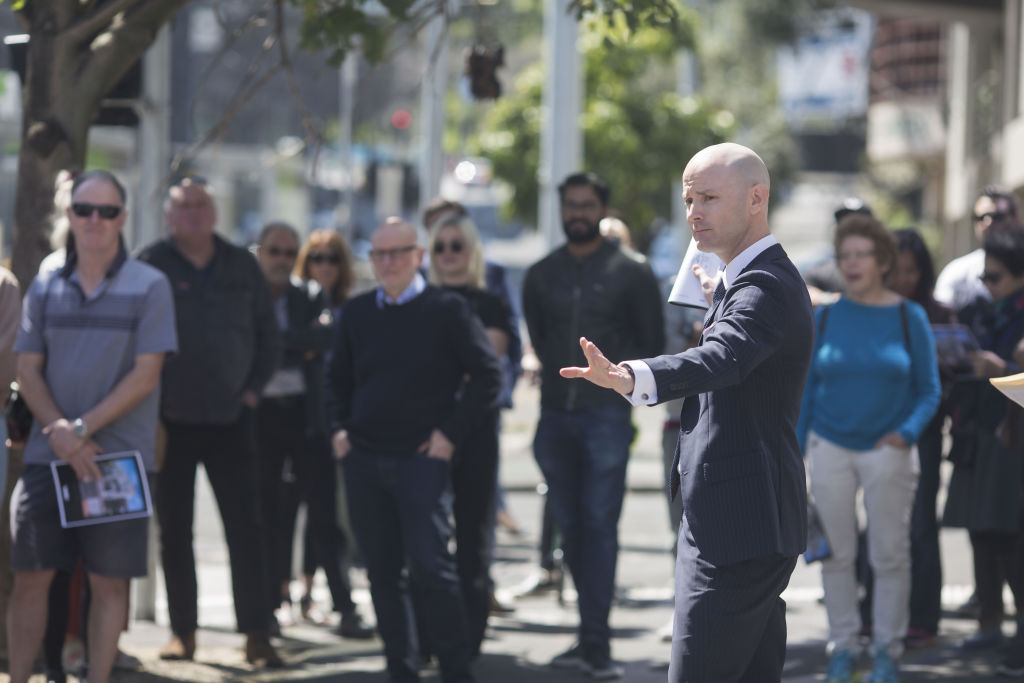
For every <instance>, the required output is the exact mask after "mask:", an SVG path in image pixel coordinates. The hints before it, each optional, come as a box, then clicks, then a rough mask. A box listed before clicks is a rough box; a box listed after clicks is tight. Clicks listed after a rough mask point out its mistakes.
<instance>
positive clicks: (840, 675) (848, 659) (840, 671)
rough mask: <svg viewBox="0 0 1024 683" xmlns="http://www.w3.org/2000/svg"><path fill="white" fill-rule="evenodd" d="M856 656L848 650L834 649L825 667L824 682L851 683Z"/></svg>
mask: <svg viewBox="0 0 1024 683" xmlns="http://www.w3.org/2000/svg"><path fill="white" fill-rule="evenodd" d="M855 662H856V658H855V657H854V656H853V653H852V652H850V651H849V650H836V651H835V652H833V653H832V657H831V658H830V659H829V660H828V666H827V667H826V668H825V683H851V682H852V681H853V665H854V663H855Z"/></svg>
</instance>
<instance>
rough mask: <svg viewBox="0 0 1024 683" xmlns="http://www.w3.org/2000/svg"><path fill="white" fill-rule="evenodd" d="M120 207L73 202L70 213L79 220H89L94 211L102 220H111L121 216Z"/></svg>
mask: <svg viewBox="0 0 1024 683" xmlns="http://www.w3.org/2000/svg"><path fill="white" fill-rule="evenodd" d="M121 208H122V207H120V206H115V205H114V204H89V203H87V202H75V203H74V204H72V205H71V211H72V213H74V214H75V215H76V216H78V217H79V218H89V217H90V216H92V212H93V211H95V212H96V213H98V214H99V215H100V218H102V219H103V220H107V221H109V220H112V219H114V218H117V217H118V216H120V215H121Z"/></svg>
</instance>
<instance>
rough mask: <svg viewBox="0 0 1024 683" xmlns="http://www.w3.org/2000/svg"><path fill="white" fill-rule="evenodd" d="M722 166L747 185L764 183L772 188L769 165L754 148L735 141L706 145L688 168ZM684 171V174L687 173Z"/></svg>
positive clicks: (687, 165) (691, 160) (695, 155)
mask: <svg viewBox="0 0 1024 683" xmlns="http://www.w3.org/2000/svg"><path fill="white" fill-rule="evenodd" d="M715 166H717V167H721V168H724V169H726V170H727V171H728V172H729V174H730V175H731V176H733V177H735V178H736V179H737V180H739V181H742V183H743V185H745V186H746V187H753V186H754V185H764V186H765V187H767V188H769V189H771V178H770V177H769V175H768V167H767V166H765V164H764V161H762V160H761V157H759V156H758V155H757V153H756V152H754V150H752V149H750V148H749V147H744V146H743V145H739V144H737V143H735V142H723V143H721V144H719V145H711V146H710V147H705V148H704V149H702V150H701V151H699V152H697V153H696V154H694V155H693V158H692V159H690V163H688V164H686V169H687V170H690V168H691V167H693V168H694V169H698V168H700V169H706V168H710V167H715ZM685 173H686V172H685V171H684V175H685Z"/></svg>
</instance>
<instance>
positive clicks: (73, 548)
mask: <svg viewBox="0 0 1024 683" xmlns="http://www.w3.org/2000/svg"><path fill="white" fill-rule="evenodd" d="M148 536H149V520H148V519H145V518H143V519H128V520H124V521H121V522H110V523H107V524H94V525H91V526H80V527H74V528H72V529H65V528H63V527H61V525H60V510H59V508H58V507H57V491H56V489H55V487H54V485H53V475H52V474H51V471H50V468H49V466H47V465H26V466H25V471H24V473H23V474H22V475H21V478H20V479H19V480H18V483H17V485H15V487H14V493H13V494H12V495H11V569H13V570H14V571H16V572H19V571H38V570H44V569H63V570H66V571H72V570H73V569H74V568H75V562H76V561H77V559H78V558H82V563H83V565H84V567H85V570H86V571H87V572H91V573H93V574H98V575H100V576H105V577H108V578H112V579H127V578H132V577H135V576H145V575H146V569H147V567H146V553H147V550H148Z"/></svg>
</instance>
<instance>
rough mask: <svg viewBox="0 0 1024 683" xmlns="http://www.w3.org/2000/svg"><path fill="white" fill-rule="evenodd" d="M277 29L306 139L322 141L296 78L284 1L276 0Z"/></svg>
mask: <svg viewBox="0 0 1024 683" xmlns="http://www.w3.org/2000/svg"><path fill="white" fill-rule="evenodd" d="M274 4H275V19H276V24H275V27H274V28H275V31H276V32H277V46H278V47H277V49H278V53H279V54H280V55H281V68H282V69H284V76H285V82H286V83H287V84H288V91H289V92H290V93H291V95H292V99H293V100H295V104H296V105H297V106H298V108H299V115H300V116H301V118H302V127H303V128H305V129H306V133H307V136H306V139H307V140H309V139H310V138H312V139H313V140H316V141H317V143H318V146H319V143H320V142H322V139H323V138H322V136H321V134H320V131H319V130H318V129H317V127H316V125H315V124H314V122H313V114H312V112H310V111H309V107H307V106H306V101H305V100H304V99H303V98H302V91H301V90H299V84H298V83H297V82H296V80H295V70H294V69H293V68H292V60H291V56H290V55H289V53H288V41H287V38H286V35H285V22H284V1H283V0H275V2H274Z"/></svg>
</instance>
